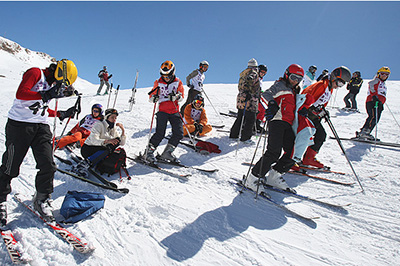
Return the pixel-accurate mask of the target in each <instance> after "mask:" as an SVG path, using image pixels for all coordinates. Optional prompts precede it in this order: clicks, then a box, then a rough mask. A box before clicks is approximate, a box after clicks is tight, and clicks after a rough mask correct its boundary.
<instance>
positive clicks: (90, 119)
mask: <svg viewBox="0 0 400 266" xmlns="http://www.w3.org/2000/svg"><path fill="white" fill-rule="evenodd" d="M102 120H103V106H102V105H101V104H99V103H96V104H94V105H93V106H92V111H91V113H90V114H88V115H86V116H85V117H84V118H82V120H81V121H79V123H77V124H76V125H75V126H74V127H73V128H72V129H71V130H70V131H69V132H68V134H67V136H65V137H61V138H60V139H59V140H58V141H57V144H56V145H55V149H62V148H64V147H65V146H67V145H69V146H71V147H74V146H77V147H82V146H83V143H85V140H86V139H87V137H89V135H90V131H91V130H92V127H93V126H94V124H96V123H97V122H99V121H102ZM71 144H73V145H71Z"/></svg>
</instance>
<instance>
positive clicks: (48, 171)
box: [0, 59, 78, 225]
mask: <svg viewBox="0 0 400 266" xmlns="http://www.w3.org/2000/svg"><path fill="white" fill-rule="evenodd" d="M77 76H78V70H77V68H76V66H75V64H74V63H73V62H72V61H71V60H67V59H63V60H60V61H58V62H57V63H56V64H51V65H50V66H49V67H48V68H46V69H40V68H37V67H33V68H30V69H28V70H27V71H26V72H25V73H24V75H23V76H22V81H21V83H20V85H19V87H18V90H17V93H16V99H15V100H14V103H13V105H12V107H11V109H10V111H9V112H8V121H7V124H6V142H5V145H6V151H5V152H4V154H3V160H2V164H1V166H0V225H1V224H2V225H5V224H6V222H7V211H6V200H7V195H8V194H9V193H10V192H11V179H12V178H14V177H17V176H18V175H19V171H20V166H21V164H22V162H23V160H24V158H25V156H26V153H27V152H28V149H29V148H31V149H32V152H33V157H34V158H35V161H36V168H37V169H39V171H38V172H37V174H36V180H35V187H36V193H35V196H34V198H33V207H34V209H35V210H36V211H38V212H39V213H40V214H41V215H42V217H43V218H44V219H45V220H47V221H54V216H53V213H52V208H51V205H50V202H49V199H50V195H51V193H53V190H54V187H53V179H54V173H55V171H56V165H55V163H54V161H53V147H52V133H51V130H50V126H49V122H48V119H47V118H48V117H49V116H50V117H51V116H52V117H55V116H57V117H59V118H60V120H63V119H65V118H67V117H73V116H74V114H75V107H71V108H69V109H68V110H67V111H57V110H55V111H54V110H50V109H48V104H49V101H50V100H51V99H53V98H62V97H67V96H71V95H73V94H74V93H76V91H75V89H74V88H73V87H72V84H73V83H74V82H75V80H76V78H77Z"/></svg>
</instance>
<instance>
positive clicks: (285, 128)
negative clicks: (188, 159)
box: [245, 64, 304, 192]
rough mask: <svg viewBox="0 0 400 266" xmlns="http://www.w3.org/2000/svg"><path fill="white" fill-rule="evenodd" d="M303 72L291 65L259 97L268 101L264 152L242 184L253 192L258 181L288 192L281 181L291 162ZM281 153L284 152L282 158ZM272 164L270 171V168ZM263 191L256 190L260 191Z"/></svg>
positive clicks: (285, 185)
mask: <svg viewBox="0 0 400 266" xmlns="http://www.w3.org/2000/svg"><path fill="white" fill-rule="evenodd" d="M303 76H304V70H303V68H302V67H301V66H300V65H297V64H292V65H290V66H289V67H288V68H287V69H286V71H285V73H284V75H283V77H281V78H280V79H279V80H277V81H275V83H274V84H273V85H272V86H271V87H270V88H269V89H267V90H266V91H265V92H264V93H263V94H262V96H263V97H264V98H265V99H266V100H267V101H268V109H267V110H266V111H265V117H266V119H267V121H269V122H268V144H267V150H266V151H265V153H264V154H263V156H262V157H261V158H260V159H259V160H258V162H257V163H256V164H255V165H254V167H253V168H252V169H251V172H250V174H249V176H248V177H247V179H246V182H245V185H246V186H247V187H248V188H250V189H252V190H254V191H256V190H257V186H258V185H257V184H258V183H259V181H260V179H263V182H262V183H265V184H267V185H270V186H273V187H277V188H280V189H283V190H291V188H290V187H289V186H288V185H287V184H286V181H285V180H284V179H283V178H282V174H284V173H286V172H287V171H289V170H290V168H291V167H292V166H293V165H294V163H295V162H294V160H292V159H291V158H290V156H291V153H292V150H293V146H294V140H295V134H294V131H293V129H292V124H293V120H294V118H295V110H296V95H297V94H298V93H299V92H300V86H299V83H300V82H301V80H302V79H303ZM282 150H283V151H284V153H283V155H282V156H281V153H282ZM273 164H275V165H274V166H273V167H272V168H271V166H272V165H273ZM261 191H263V190H262V189H259V192H261Z"/></svg>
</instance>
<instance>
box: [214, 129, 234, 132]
mask: <svg viewBox="0 0 400 266" xmlns="http://www.w3.org/2000/svg"><path fill="white" fill-rule="evenodd" d="M217 132H224V133H231V131H230V130H228V129H217Z"/></svg>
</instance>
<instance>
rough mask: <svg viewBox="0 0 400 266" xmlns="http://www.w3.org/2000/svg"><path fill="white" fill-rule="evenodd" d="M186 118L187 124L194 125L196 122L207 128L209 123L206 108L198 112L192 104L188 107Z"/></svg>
mask: <svg viewBox="0 0 400 266" xmlns="http://www.w3.org/2000/svg"><path fill="white" fill-rule="evenodd" d="M184 116H185V117H184V118H185V122H186V124H194V122H197V123H200V124H201V125H203V126H205V125H207V122H208V119H207V115H206V110H204V108H201V109H199V110H198V109H196V108H194V107H193V106H192V105H191V104H188V105H187V106H186V108H185V113H184Z"/></svg>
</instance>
